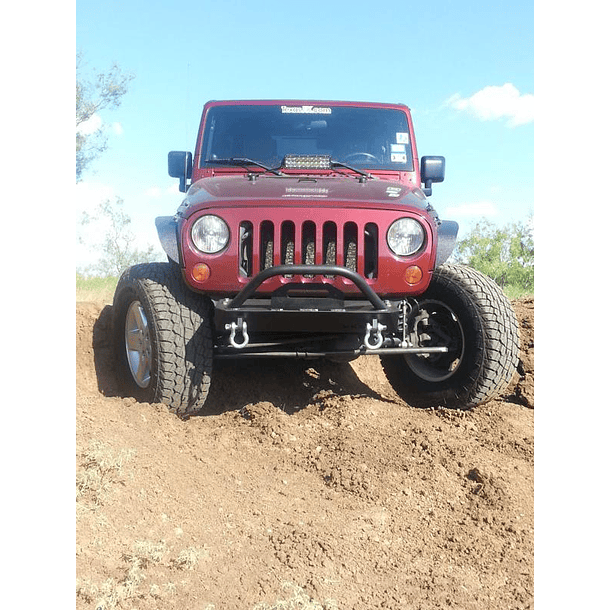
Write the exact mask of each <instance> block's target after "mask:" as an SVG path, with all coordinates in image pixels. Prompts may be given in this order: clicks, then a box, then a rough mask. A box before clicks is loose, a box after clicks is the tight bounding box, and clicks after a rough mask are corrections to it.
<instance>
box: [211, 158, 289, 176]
mask: <svg viewBox="0 0 610 610" xmlns="http://www.w3.org/2000/svg"><path fill="white" fill-rule="evenodd" d="M205 163H218V165H234V166H235V167H246V166H248V165H256V166H257V167H260V168H262V169H264V170H265V171H267V172H271V173H273V174H275V175H276V176H284V175H285V174H283V173H282V172H280V171H279V170H278V169H276V168H273V167H267V166H266V165H264V164H263V163H259V162H258V161H254V160H253V159H248V158H246V157H231V158H229V159H207V160H206V161H205Z"/></svg>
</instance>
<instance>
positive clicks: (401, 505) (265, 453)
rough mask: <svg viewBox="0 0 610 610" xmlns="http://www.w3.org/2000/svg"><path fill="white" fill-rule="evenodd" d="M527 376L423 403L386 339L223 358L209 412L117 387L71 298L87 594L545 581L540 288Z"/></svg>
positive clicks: (344, 609)
mask: <svg viewBox="0 0 610 610" xmlns="http://www.w3.org/2000/svg"><path fill="white" fill-rule="evenodd" d="M513 305H514V307H515V310H516V312H517V315H518V318H519V320H520V327H521V343H522V354H521V364H520V367H519V375H518V379H517V378H515V382H514V383H513V386H512V387H511V388H510V389H509V391H508V392H507V393H506V395H505V396H503V397H502V399H501V400H496V401H493V402H490V403H488V404H486V405H483V406H480V407H478V408H476V409H474V410H473V411H470V412H461V411H447V410H442V409H441V410H438V409H437V410H417V409H414V408H411V407H409V406H408V405H406V404H405V403H404V402H403V401H401V400H400V399H399V398H398V397H397V396H396V394H395V393H394V392H393V391H392V389H391V387H390V386H389V384H388V383H387V382H386V380H385V377H384V375H383V372H382V370H381V367H380V364H379V361H378V359H377V358H376V357H363V358H360V359H359V360H356V361H355V362H352V363H350V364H334V363H323V364H319V363H318V362H315V363H312V362H296V361H279V360H271V361H266V362H263V361H259V362H248V363H247V364H244V363H243V362H242V363H239V364H237V363H233V364H231V363H227V362H226V361H223V362H222V363H219V364H218V366H217V367H216V370H215V377H214V380H213V387H212V391H211V394H210V397H209V400H208V405H209V407H208V408H207V410H206V412H205V414H202V415H201V416H196V417H192V418H191V419H189V420H188V421H182V420H180V419H179V418H177V417H175V416H174V415H172V414H170V413H169V412H168V411H167V409H166V408H165V407H164V406H163V405H151V404H141V403H137V402H135V401H134V400H133V399H131V398H122V397H120V396H119V395H118V393H117V386H116V382H115V378H114V374H113V368H112V358H111V354H110V349H109V341H108V334H107V331H108V324H109V319H110V315H111V308H110V306H104V305H103V304H95V303H77V304H76V364H77V371H76V377H77V389H76V398H77V401H76V449H77V456H76V468H77V513H76V543H77V545H76V568H77V574H76V576H77V588H76V591H77V593H76V608H77V609H78V610H80V609H96V608H101V609H103V610H106V609H107V608H126V609H127V608H134V609H140V608H141V609H145V608H146V609H153V608H154V609H160V610H162V609H165V608H172V609H173V608H180V609H182V608H185V609H186V608H188V609H189V610H251V609H252V610H253V609H255V608H256V609H257V610H262V609H270V608H290V609H292V608H295V609H296V608H303V609H308V610H313V609H323V608H326V609H330V608H335V609H340V610H356V609H358V610H371V609H376V608H390V609H398V608H401V609H402V608H409V609H420V610H431V609H436V610H439V609H446V608H460V609H477V610H478V609H480V610H517V609H525V608H528V609H530V608H533V596H534V411H533V407H534V393H533V387H534V301H533V298H532V299H522V300H519V301H516V302H514V303H513Z"/></svg>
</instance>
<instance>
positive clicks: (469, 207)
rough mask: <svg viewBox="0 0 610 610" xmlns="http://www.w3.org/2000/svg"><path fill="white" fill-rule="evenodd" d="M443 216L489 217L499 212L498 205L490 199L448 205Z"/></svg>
mask: <svg viewBox="0 0 610 610" xmlns="http://www.w3.org/2000/svg"><path fill="white" fill-rule="evenodd" d="M444 212H445V213H444V216H445V218H454V217H456V218H468V219H470V218H476V219H479V218H483V217H486V218H490V217H493V216H497V215H498V214H499V210H498V207H497V206H496V204H495V203H493V202H491V201H476V202H473V203H462V204H459V205H454V206H450V207H448V208H447V209H446V210H445V211H444Z"/></svg>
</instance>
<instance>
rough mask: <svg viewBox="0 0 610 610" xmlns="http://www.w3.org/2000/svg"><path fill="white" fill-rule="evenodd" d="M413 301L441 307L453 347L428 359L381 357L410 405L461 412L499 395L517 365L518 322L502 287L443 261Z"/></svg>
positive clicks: (390, 378) (384, 365)
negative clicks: (424, 289) (443, 263)
mask: <svg viewBox="0 0 610 610" xmlns="http://www.w3.org/2000/svg"><path fill="white" fill-rule="evenodd" d="M417 300H418V302H419V303H420V304H421V307H422V308H423V309H425V308H426V302H428V303H429V307H430V308H432V309H434V308H436V310H437V311H442V310H443V308H445V310H444V311H445V313H446V315H445V318H446V320H448V321H449V324H447V327H449V328H450V329H453V331H454V332H453V335H454V336H453V339H454V341H453V345H454V346H456V345H457V348H455V349H453V350H452V353H453V355H451V353H450V354H449V355H447V356H442V355H441V356H435V357H432V358H428V359H427V360H426V359H424V358H423V357H422V356H415V355H409V356H382V357H381V362H382V365H383V368H384V370H385V374H386V376H387V378H388V381H389V382H390V384H391V385H392V387H393V388H394V390H395V391H396V392H397V394H398V395H399V396H400V397H401V398H402V399H403V400H404V401H405V402H406V403H407V404H409V405H411V406H413V407H421V408H429V407H448V408H455V409H463V410H466V409H471V408H472V407H474V406H476V405H480V404H483V403H485V402H487V401H489V400H491V399H493V398H495V397H497V396H498V395H499V394H501V393H502V392H503V391H504V390H505V389H506V387H507V386H508V384H509V383H510V382H511V380H512V377H513V374H514V373H515V371H516V369H517V366H518V364H519V325H518V323H517V318H516V316H515V313H514V311H513V309H512V307H511V304H510V302H509V301H508V299H507V298H506V296H505V295H504V293H503V292H502V290H501V289H500V287H499V286H498V285H497V284H496V283H495V282H493V281H492V280H491V279H490V278H488V277H487V276H485V275H483V274H482V273H479V272H478V271H476V270H475V269H472V268H470V267H466V266H464V265H453V264H446V265H442V266H441V267H439V268H438V269H436V270H435V272H434V274H433V276H432V281H431V283H430V286H429V288H428V290H427V291H426V292H425V293H424V294H423V295H422V296H421V297H418V299H417ZM448 334H449V333H448ZM456 335H457V336H456ZM438 344H439V345H440V344H441V343H440V342H439V343H438ZM453 357H455V358H456V359H455V361H454V362H453V364H452V365H451V366H448V363H449V362H450V361H451V359H452V358H453ZM443 358H444V359H445V360H444V361H443ZM427 363H430V364H427ZM435 363H439V364H438V365H435ZM456 363H457V365H456ZM434 366H438V369H435V368H434ZM453 366H455V368H452V367H453ZM426 367H432V368H428V369H426ZM443 367H447V368H446V369H444V368H443Z"/></svg>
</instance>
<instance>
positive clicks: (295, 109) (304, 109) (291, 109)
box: [281, 106, 332, 114]
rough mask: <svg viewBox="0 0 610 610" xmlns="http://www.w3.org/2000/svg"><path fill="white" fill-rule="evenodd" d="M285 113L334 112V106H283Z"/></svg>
mask: <svg viewBox="0 0 610 610" xmlns="http://www.w3.org/2000/svg"><path fill="white" fill-rule="evenodd" d="M281 108H282V113H283V114H332V108H322V107H315V106H282V107H281Z"/></svg>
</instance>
